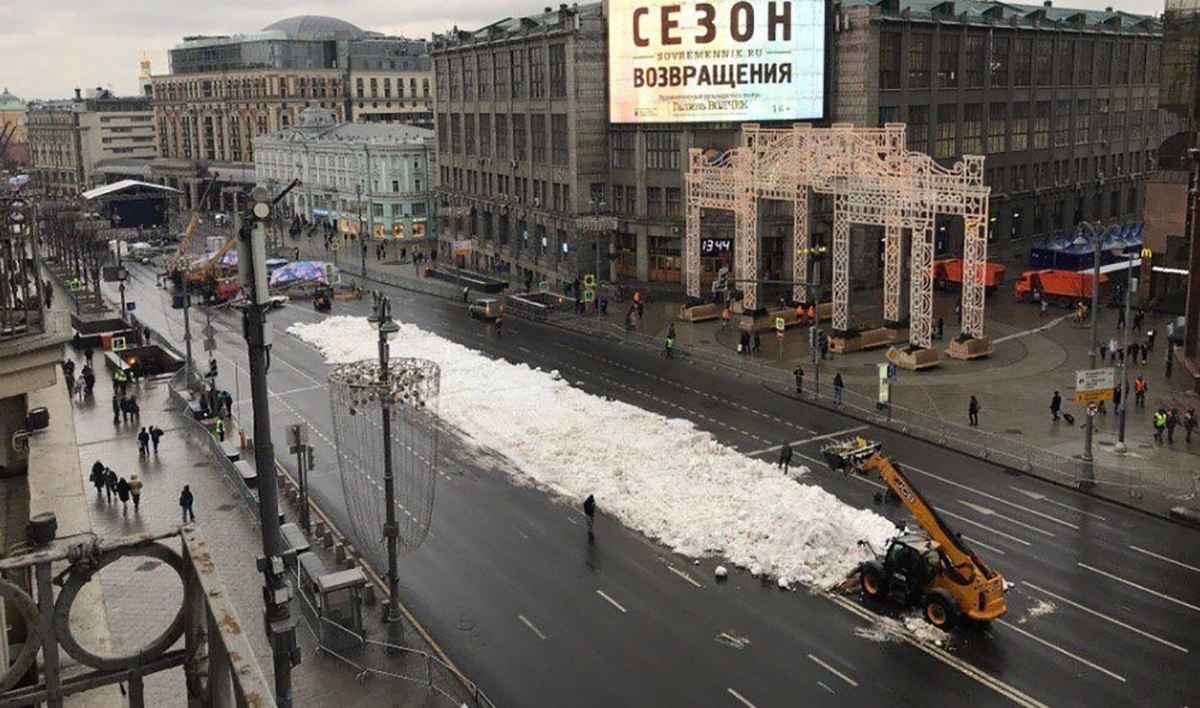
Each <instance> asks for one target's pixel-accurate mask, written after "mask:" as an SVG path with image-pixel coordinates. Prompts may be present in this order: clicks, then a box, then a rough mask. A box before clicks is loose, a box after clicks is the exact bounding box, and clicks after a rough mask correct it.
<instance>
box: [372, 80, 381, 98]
mask: <svg viewBox="0 0 1200 708" xmlns="http://www.w3.org/2000/svg"><path fill="white" fill-rule="evenodd" d="M371 98H379V79H376V78H375V77H371Z"/></svg>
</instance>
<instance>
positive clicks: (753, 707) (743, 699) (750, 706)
mask: <svg viewBox="0 0 1200 708" xmlns="http://www.w3.org/2000/svg"><path fill="white" fill-rule="evenodd" d="M725 690H726V691H729V695H731V696H733V697H734V698H736V699H738V701H739V702H740V703H741V704H742V705H744V706H746V708H758V706H756V705H754V704H753V703H751V702H750V701H749V700H747V699H746V697H745V696H743V695H742V694H740V693H738V692H737V691H735V690H733V689H732V688H727V689H725Z"/></svg>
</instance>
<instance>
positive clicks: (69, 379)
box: [63, 371, 75, 396]
mask: <svg viewBox="0 0 1200 708" xmlns="http://www.w3.org/2000/svg"><path fill="white" fill-rule="evenodd" d="M63 382H64V383H66V384H67V395H68V396H74V395H75V374H74V372H72V371H67V372H64V373H63Z"/></svg>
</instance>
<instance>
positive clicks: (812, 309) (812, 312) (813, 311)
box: [808, 305, 817, 325]
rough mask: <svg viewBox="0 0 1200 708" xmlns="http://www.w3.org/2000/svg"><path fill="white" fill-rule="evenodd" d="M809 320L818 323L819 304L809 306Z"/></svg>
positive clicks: (811, 322) (810, 322)
mask: <svg viewBox="0 0 1200 708" xmlns="http://www.w3.org/2000/svg"><path fill="white" fill-rule="evenodd" d="M808 321H809V324H814V325H815V324H816V323H817V306H816V305H809V306H808Z"/></svg>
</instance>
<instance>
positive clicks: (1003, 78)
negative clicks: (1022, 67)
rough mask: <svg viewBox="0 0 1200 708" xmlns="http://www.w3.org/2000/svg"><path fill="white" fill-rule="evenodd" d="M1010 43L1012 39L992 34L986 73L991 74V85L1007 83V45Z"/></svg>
mask: <svg viewBox="0 0 1200 708" xmlns="http://www.w3.org/2000/svg"><path fill="white" fill-rule="evenodd" d="M1011 45H1012V40H1010V39H1009V38H1008V37H1004V36H1000V35H998V34H997V35H993V36H992V60H991V63H989V64H988V74H989V75H990V76H991V84H992V86H1007V85H1008V63H1009V61H1010V60H1009V56H1008V54H1009V47H1010V46H1011Z"/></svg>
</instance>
